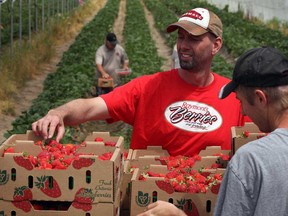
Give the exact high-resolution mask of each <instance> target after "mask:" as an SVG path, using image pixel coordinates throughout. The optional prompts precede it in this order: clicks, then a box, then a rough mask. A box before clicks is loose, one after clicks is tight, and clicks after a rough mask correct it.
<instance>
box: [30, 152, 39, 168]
mask: <svg viewBox="0 0 288 216" xmlns="http://www.w3.org/2000/svg"><path fill="white" fill-rule="evenodd" d="M28 159H29V161H30V162H31V164H32V165H33V166H34V167H37V166H38V160H37V158H36V157H35V156H33V155H28Z"/></svg>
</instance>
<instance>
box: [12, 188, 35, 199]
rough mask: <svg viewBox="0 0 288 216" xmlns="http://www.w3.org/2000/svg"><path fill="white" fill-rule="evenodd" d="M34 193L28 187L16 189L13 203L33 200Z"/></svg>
mask: <svg viewBox="0 0 288 216" xmlns="http://www.w3.org/2000/svg"><path fill="white" fill-rule="evenodd" d="M32 197H33V196H32V191H31V190H30V188H28V187H27V186H22V187H15V189H14V194H13V201H23V200H32Z"/></svg>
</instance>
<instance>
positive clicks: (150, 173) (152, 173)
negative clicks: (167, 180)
mask: <svg viewBox="0 0 288 216" xmlns="http://www.w3.org/2000/svg"><path fill="white" fill-rule="evenodd" d="M147 174H148V176H150V177H163V175H164V174H161V173H155V172H152V171H148V172H147Z"/></svg>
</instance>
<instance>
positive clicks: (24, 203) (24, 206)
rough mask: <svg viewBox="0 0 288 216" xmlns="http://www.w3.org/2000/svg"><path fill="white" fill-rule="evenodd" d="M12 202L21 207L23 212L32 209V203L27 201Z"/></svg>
mask: <svg viewBox="0 0 288 216" xmlns="http://www.w3.org/2000/svg"><path fill="white" fill-rule="evenodd" d="M12 204H13V205H14V206H15V207H16V208H19V209H22V210H23V211H24V212H30V211H31V209H32V205H31V203H30V202H29V201H27V200H24V201H12Z"/></svg>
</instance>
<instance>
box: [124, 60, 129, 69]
mask: <svg viewBox="0 0 288 216" xmlns="http://www.w3.org/2000/svg"><path fill="white" fill-rule="evenodd" d="M123 69H124V70H128V69H129V61H128V60H125V61H124V64H123Z"/></svg>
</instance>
